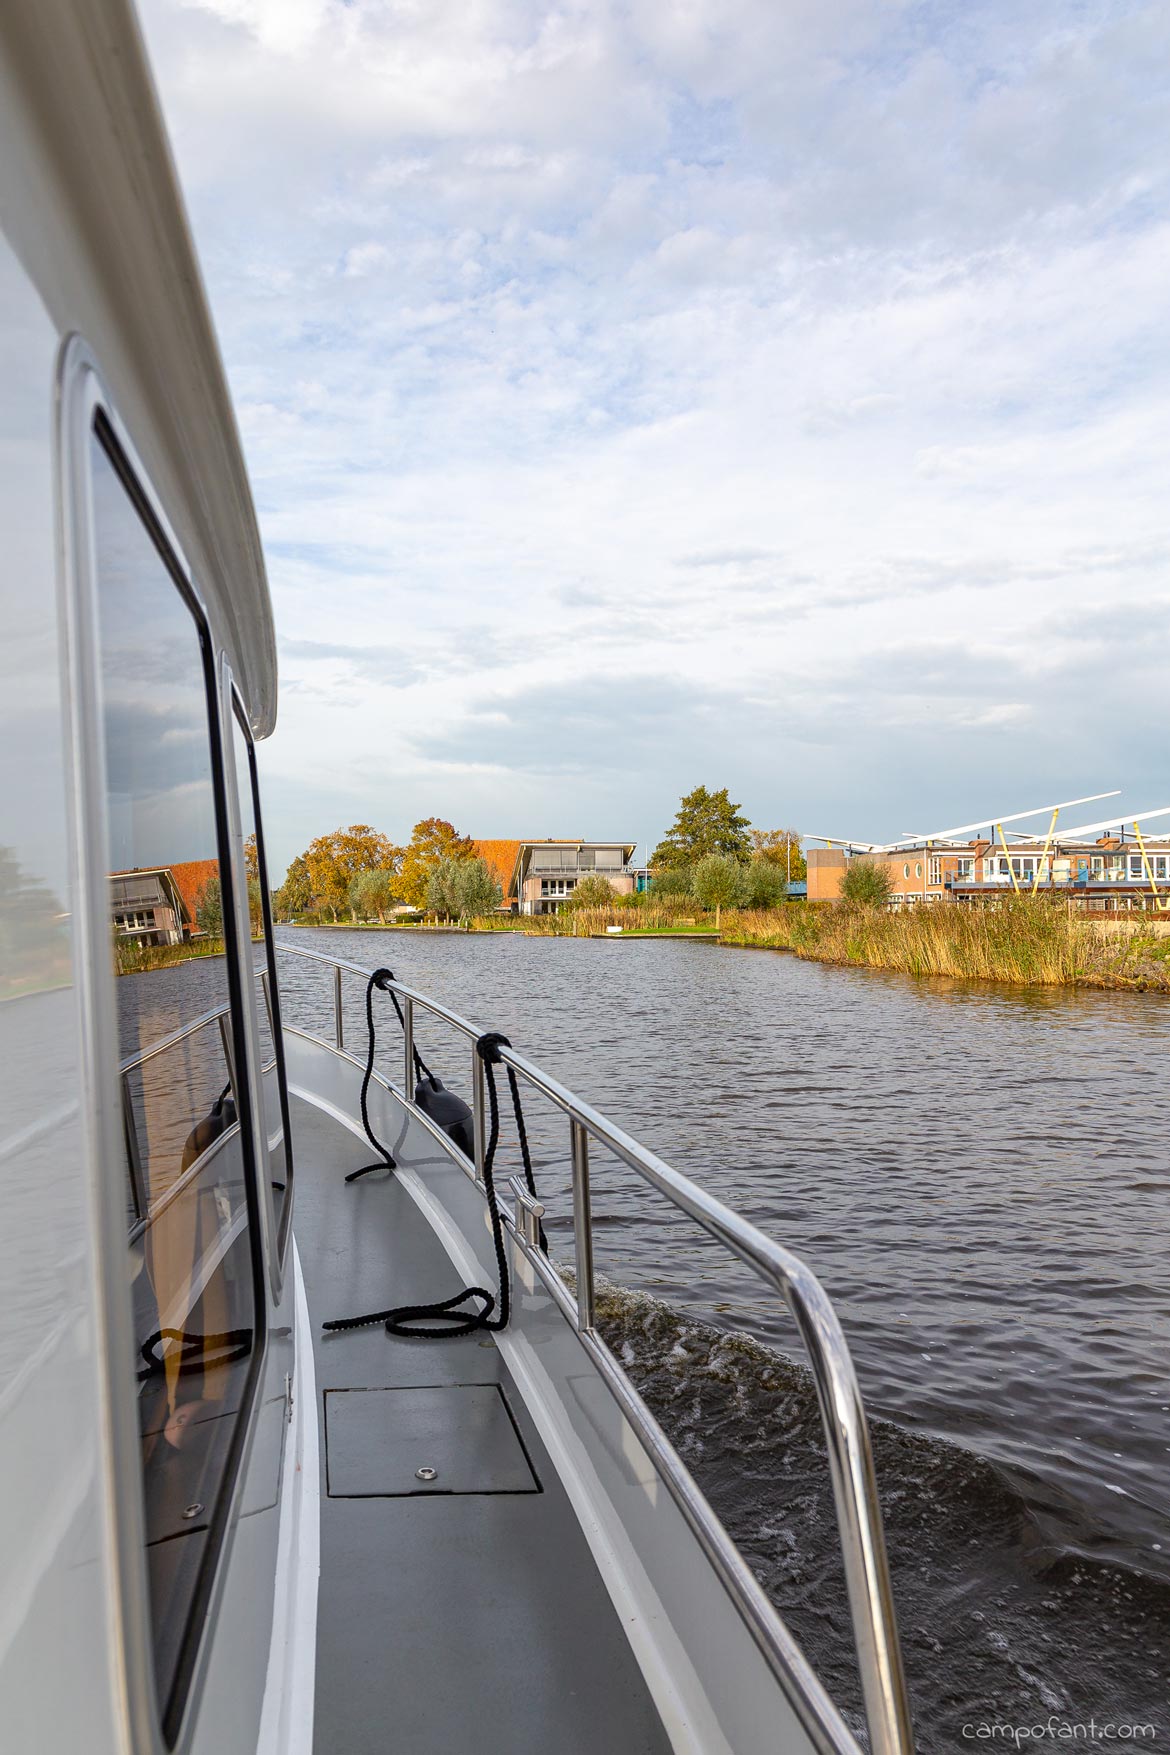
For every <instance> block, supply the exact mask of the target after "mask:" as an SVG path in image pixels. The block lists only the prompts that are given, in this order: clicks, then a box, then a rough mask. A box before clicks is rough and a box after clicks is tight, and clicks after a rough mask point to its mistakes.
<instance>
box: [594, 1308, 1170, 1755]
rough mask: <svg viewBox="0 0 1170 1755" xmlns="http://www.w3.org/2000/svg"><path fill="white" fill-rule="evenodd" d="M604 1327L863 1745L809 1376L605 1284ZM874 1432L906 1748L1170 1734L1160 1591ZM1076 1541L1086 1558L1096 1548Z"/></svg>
mask: <svg viewBox="0 0 1170 1755" xmlns="http://www.w3.org/2000/svg"><path fill="white" fill-rule="evenodd" d="M567 1277H568V1276H567ZM598 1319H599V1325H600V1327H601V1330H602V1333H603V1334H604V1336H605V1339H606V1341H607V1343H608V1344H609V1346H610V1347H611V1348H612V1350H613V1351H614V1353H615V1354H616V1355H617V1357H618V1358H619V1359H620V1360H621V1362H622V1364H623V1366H624V1368H625V1370H626V1371H627V1373H628V1374H629V1376H630V1378H631V1379H632V1381H633V1382H634V1383H635V1385H636V1386H637V1388H638V1390H639V1392H640V1393H641V1395H642V1396H643V1397H644V1399H645V1401H646V1402H647V1404H648V1406H649V1407H650V1408H651V1410H652V1411H653V1413H654V1415H655V1417H656V1418H657V1419H658V1421H659V1423H660V1424H661V1425H662V1427H663V1428H664V1430H665V1431H666V1432H667V1434H668V1435H669V1437H670V1438H671V1441H672V1442H673V1444H674V1445H675V1448H676V1449H677V1450H678V1452H679V1454H680V1455H681V1456H682V1458H683V1460H684V1461H685V1462H686V1464H687V1466H688V1468H689V1469H690V1470H691V1472H692V1474H693V1475H694V1476H695V1478H696V1480H697V1481H698V1482H699V1485H700V1486H701V1487H702V1489H703V1491H704V1493H705V1494H706V1495H707V1497H708V1498H709V1499H710V1501H711V1503H712V1505H713V1506H714V1507H715V1509H716V1511H717V1512H718V1514H719V1516H720V1517H721V1518H722V1520H723V1522H724V1524H725V1525H726V1527H727V1529H728V1531H729V1532H730V1534H731V1535H732V1537H733V1538H734V1539H735V1541H736V1543H737V1544H738V1546H739V1548H740V1550H741V1552H742V1553H743V1554H744V1556H745V1558H746V1560H747V1562H748V1564H749V1566H751V1568H752V1570H753V1571H754V1572H755V1574H756V1576H757V1578H758V1579H759V1580H760V1583H761V1584H762V1585H763V1587H764V1589H765V1590H766V1591H767V1592H768V1594H769V1596H770V1597H771V1598H772V1600H773V1602H774V1603H775V1604H776V1606H777V1608H778V1609H779V1610H780V1611H781V1613H782V1614H783V1616H784V1618H785V1620H786V1621H787V1622H788V1624H789V1626H790V1627H791V1628H792V1631H793V1632H794V1633H795V1634H796V1636H797V1638H798V1639H799V1641H800V1643H801V1645H802V1646H803V1648H804V1650H805V1652H806V1653H807V1655H808V1657H809V1659H810V1660H811V1662H812V1663H813V1664H814V1666H815V1667H816V1669H817V1670H818V1672H819V1673H820V1675H821V1676H822V1678H823V1680H824V1681H825V1683H826V1685H827V1687H828V1689H829V1692H830V1694H831V1695H832V1696H833V1698H834V1699H835V1700H836V1701H837V1702H838V1704H839V1705H840V1706H841V1707H842V1708H843V1710H844V1713H845V1717H846V1719H847V1721H848V1722H849V1723H850V1724H851V1725H852V1726H853V1728H854V1729H855V1730H858V1731H860V1730H861V1726H862V1723H863V1721H862V1718H861V1696H860V1688H859V1685H858V1680H857V1673H856V1665H855V1662H854V1658H853V1641H852V1634H851V1631H850V1625H849V1615H848V1606H847V1602H846V1597H845V1581H844V1574H843V1571H842V1567H841V1562H840V1556H839V1550H838V1543H837V1530H836V1516H835V1511H834V1506H833V1498H832V1491H831V1487H830V1483H829V1473H828V1462H827V1459H826V1455H825V1448H824V1441H823V1437H822V1429H821V1422H820V1414H819V1411H818V1408H817V1401H816V1392H815V1389H814V1386H813V1381H812V1377H811V1375H810V1373H809V1372H808V1371H807V1370H806V1369H805V1368H804V1367H802V1366H801V1365H799V1364H796V1363H794V1362H793V1361H792V1360H790V1359H788V1358H786V1357H785V1356H784V1355H783V1354H781V1353H778V1352H776V1351H774V1350H772V1349H771V1348H769V1347H766V1346H762V1345H761V1344H760V1343H759V1342H757V1341H756V1340H754V1339H753V1338H752V1337H751V1336H750V1335H745V1334H729V1333H726V1332H724V1331H722V1330H720V1329H718V1328H716V1327H714V1326H709V1325H707V1324H705V1323H702V1322H697V1321H695V1320H693V1319H691V1318H690V1317H687V1316H684V1315H682V1314H681V1313H680V1312H678V1311H676V1310H673V1309H672V1308H671V1307H670V1306H669V1305H666V1304H663V1303H661V1302H660V1301H659V1300H657V1299H655V1298H653V1297H651V1296H649V1295H648V1294H645V1293H641V1292H633V1291H628V1290H625V1289H623V1288H620V1287H618V1286H615V1285H613V1284H611V1283H607V1282H605V1281H603V1280H599V1281H598ZM870 1430H871V1436H872V1441H873V1450H874V1460H875V1463H876V1467H877V1475H878V1482H879V1488H880V1493H881V1501H882V1512H883V1516H884V1519H885V1528H886V1540H887V1544H888V1547H889V1554H890V1568H891V1573H892V1576H893V1585H894V1595H895V1600H896V1603H897V1608H898V1619H899V1626H900V1629H901V1634H902V1643H903V1648H904V1652H905V1660H906V1668H907V1674H908V1679H909V1684H910V1689H911V1693H912V1696H913V1701H914V1711H915V1725H916V1733H917V1740H918V1747H919V1748H920V1749H922V1750H940V1751H941V1750H953V1749H957V1748H961V1747H964V1746H965V1745H966V1743H967V1742H968V1741H969V1740H970V1738H969V1737H965V1736H964V1734H963V1727H964V1726H969V1727H972V1731H971V1733H970V1735H971V1736H973V1735H974V1727H977V1726H979V1725H983V1724H991V1723H998V1724H1009V1725H1025V1724H1027V1725H1037V1724H1040V1723H1047V1721H1048V1720H1049V1718H1051V1717H1055V1718H1056V1719H1057V1720H1058V1721H1059V1722H1061V1723H1068V1724H1071V1725H1079V1724H1087V1723H1088V1721H1089V1720H1090V1718H1092V1719H1095V1720H1096V1721H1097V1723H1098V1724H1100V1723H1102V1722H1110V1721H1112V1722H1113V1723H1114V1724H1117V1725H1121V1724H1125V1725H1135V1724H1141V1725H1153V1726H1155V1727H1156V1730H1157V1732H1158V1734H1159V1735H1162V1736H1165V1735H1166V1734H1170V1710H1168V1708H1167V1699H1168V1689H1167V1656H1166V1654H1167V1653H1168V1652H1170V1585H1168V1584H1167V1583H1166V1582H1165V1581H1164V1580H1163V1579H1161V1578H1157V1577H1151V1576H1149V1575H1148V1574H1146V1573H1143V1572H1138V1571H1136V1570H1132V1569H1128V1568H1126V1567H1125V1566H1122V1565H1117V1564H1113V1563H1103V1562H1101V1561H1100V1560H1095V1559H1092V1558H1089V1557H1086V1555H1085V1554H1084V1553H1080V1552H1077V1551H1075V1549H1073V1548H1071V1547H1070V1546H1068V1545H1062V1544H1060V1543H1058V1542H1057V1541H1055V1540H1054V1538H1053V1531H1052V1524H1051V1521H1050V1520H1049V1519H1047V1518H1045V1517H1044V1516H1043V1515H1042V1514H1041V1515H1038V1513H1037V1509H1036V1504H1035V1503H1034V1500H1033V1496H1032V1495H1031V1494H1030V1493H1029V1492H1028V1491H1027V1490H1026V1488H1024V1487H1021V1485H1020V1484H1017V1483H1016V1482H1013V1481H1010V1480H1009V1479H1008V1478H1007V1477H1006V1475H1005V1474H1004V1473H1003V1471H1002V1470H1001V1469H999V1468H998V1467H996V1466H995V1465H993V1464H992V1463H990V1462H988V1461H987V1460H986V1459H984V1458H982V1457H980V1456H978V1455H976V1454H975V1453H974V1452H972V1451H969V1450H965V1449H963V1448H962V1447H961V1446H959V1445H956V1444H954V1443H951V1442H944V1441H941V1440H938V1439H935V1438H932V1437H930V1436H928V1435H925V1434H922V1433H916V1432H913V1431H911V1430H908V1429H906V1428H905V1427H902V1426H898V1425H894V1424H892V1423H891V1422H888V1421H883V1420H872V1419H871V1421H870ZM1042 1497H1043V1495H1042V1494H1041V1498H1042ZM1083 1534H1084V1536H1085V1537H1086V1540H1087V1542H1091V1532H1090V1531H1085V1532H1083ZM1147 1735H1148V1734H1147Z"/></svg>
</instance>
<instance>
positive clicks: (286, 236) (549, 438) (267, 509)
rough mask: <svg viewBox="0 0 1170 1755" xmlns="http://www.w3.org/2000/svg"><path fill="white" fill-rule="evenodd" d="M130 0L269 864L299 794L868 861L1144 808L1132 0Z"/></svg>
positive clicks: (1141, 76) (1154, 161)
mask: <svg viewBox="0 0 1170 1755" xmlns="http://www.w3.org/2000/svg"><path fill="white" fill-rule="evenodd" d="M143 10H144V22H145V26H146V30H147V34H148V38H149V41H150V45H151V48H152V50H153V52H154V55H155V58H156V63H157V70H158V76H159V79H160V82H161V88H162V94H163V99H164V106H165V108H166V111H167V114H168V117H169V119H170V122H171V126H172V129H173V131H174V138H175V147H176V153H177V157H178V161H179V165H180V169H181V173H182V176H183V179H184V183H185V187H186V190H187V194H188V199H189V202H190V205H191V211H192V219H193V224H194V228H195V232H196V236H197V240H198V243H199V245H200V248H201V252H202V255H203V260H204V264H205V269H206V274H207V278H208V283H209V287H210V290H211V296H212V302H213V307H214V311H215V316H216V319H217V322H218V324H219V327H220V332H221V335H222V338H223V345H224V350H225V355H226V358H227V363H228V368H229V375H230V377H231V381H232V385H233V389H234V391H235V394H236V398H237V401H238V404H239V405H240V408H241V415H242V425H243V431H244V435H245V444H246V447H247V452H248V459H249V464H250V468H251V472H252V478H253V483H254V488H255V493H256V498H257V503H258V508H259V512H260V518H261V524H262V531H263V535H264V538H265V543H266V548H267V553H268V558H269V568H270V575H271V580H272V586H273V593H274V599H275V603H276V609H277V616H278V622H279V625H280V628H281V630H282V676H283V681H284V690H283V704H282V707H281V716H280V722H279V725H278V729H277V733H276V736H275V739H274V740H273V742H272V745H271V747H270V749H269V750H268V751H266V752H265V768H266V772H267V773H269V774H270V775H271V776H272V779H271V782H270V792H271V797H272V800H273V807H272V808H273V810H274V812H275V815H276V818H277V820H276V821H274V822H273V823H272V824H270V830H269V838H270V841H271V842H272V844H273V853H274V863H277V864H279V863H280V861H281V860H282V859H284V858H286V857H287V856H288V855H289V854H290V853H292V852H295V851H296V850H297V843H298V837H303V829H304V823H305V814H304V800H305V799H307V798H309V797H312V798H313V799H314V800H318V799H320V800H327V799H328V798H329V797H331V796H334V795H335V794H336V795H340V794H341V793H344V794H345V796H347V797H349V798H351V800H352V808H351V806H350V805H347V806H346V809H347V810H351V814H352V811H353V810H357V811H359V813H360V814H361V815H363V816H368V817H371V818H373V819H374V820H378V821H380V822H381V826H383V827H384V828H385V829H386V830H387V831H388V832H390V833H392V834H394V835H395V836H401V835H402V833H403V832H404V831H405V830H406V829H408V828H409V821H410V820H413V815H423V814H430V812H431V811H433V810H438V811H440V813H441V814H443V815H447V816H451V817H453V818H454V819H456V820H458V821H463V822H467V823H470V824H474V826H475V827H476V828H477V829H478V830H479V831H480V832H491V831H492V830H494V829H496V830H498V832H500V833H504V832H506V830H507V828H508V827H509V826H510V827H511V828H512V830H513V832H523V833H533V832H537V831H539V829H540V827H541V825H542V823H549V824H552V825H553V830H555V829H556V825H557V823H558V822H562V821H563V819H564V817H565V814H566V810H568V815H569V816H570V817H571V818H573V819H574V820H577V821H579V820H580V819H581V818H582V817H583V816H587V815H588V814H589V812H590V811H592V812H595V813H596V814H595V815H594V816H593V817H592V818H591V819H590V822H589V825H588V826H589V827H590V828H591V829H592V830H593V831H595V832H598V833H609V832H611V831H612V830H613V824H614V821H617V820H619V819H622V820H621V821H620V822H619V829H618V831H617V832H625V828H626V821H625V819H626V818H627V816H628V814H632V815H634V816H635V817H637V818H639V819H640V820H641V821H642V822H644V823H645V824H646V826H647V832H650V831H652V832H653V834H654V835H657V833H658V832H659V831H660V829H661V828H662V827H663V826H664V824H665V822H666V821H667V820H668V819H669V817H670V815H671V813H672V810H673V806H674V800H675V798H676V797H677V794H678V792H679V791H681V790H683V789H685V788H686V787H688V786H690V785H691V784H694V782H695V779H696V778H697V777H702V776H706V778H707V780H708V783H711V784H716V785H721V784H723V783H725V782H726V783H728V784H729V785H731V788H732V791H733V794H737V793H741V794H743V796H744V799H745V803H746V806H747V808H748V810H749V813H750V814H752V815H753V816H754V817H757V818H758V819H760V820H766V819H771V818H774V819H775V820H776V821H789V820H797V821H799V820H801V819H802V818H803V820H805V821H806V822H809V823H811V822H812V821H813V820H814V818H817V819H819V820H822V821H823V820H825V813H826V812H827V813H829V814H831V815H832V816H833V817H834V818H835V819H837V820H839V821H840V822H842V823H844V824H845V828H846V829H847V830H848V831H849V832H851V833H857V834H863V835H864V834H866V833H872V834H873V835H875V836H878V835H882V834H884V833H886V832H891V831H890V823H889V820H888V819H890V818H892V817H896V816H899V815H905V814H906V813H907V812H910V814H912V815H914V816H915V817H917V816H918V814H919V807H918V806H917V805H916V804H915V805H914V806H913V809H911V806H912V803H913V801H914V800H915V799H918V798H921V799H923V800H926V801H929V800H930V799H932V798H934V799H937V805H938V809H939V810H940V811H941V812H942V814H943V816H944V817H954V816H955V812H956V811H957V812H958V818H957V819H956V820H959V819H961V818H962V817H964V816H966V815H970V814H972V810H977V809H978V808H981V806H982V802H983V792H984V790H986V789H988V788H991V787H993V786H994V785H998V784H999V783H1000V780H1001V779H1002V781H1003V783H1004V784H1008V783H1010V784H1012V785H1013V786H1014V785H1015V784H1016V783H1017V782H1018V783H1019V784H1020V785H1022V786H1024V788H1025V790H1027V791H1029V792H1030V791H1031V790H1032V784H1031V782H1032V780H1033V779H1034V780H1035V783H1036V784H1037V785H1040V783H1041V782H1042V781H1043V782H1051V783H1052V784H1051V785H1049V786H1045V787H1042V790H1045V789H1047V790H1051V789H1053V787H1054V789H1055V792H1056V794H1057V795H1059V794H1060V793H1062V792H1070V791H1071V792H1079V791H1085V790H1093V789H1094V785H1092V784H1089V779H1090V778H1091V779H1092V780H1093V781H1094V783H1095V781H1096V779H1097V778H1099V776H1098V774H1097V773H1096V768H1097V767H1098V766H1099V765H1102V764H1104V765H1108V764H1109V763H1120V762H1123V761H1124V762H1126V763H1129V764H1131V765H1132V772H1133V775H1134V783H1135V785H1136V784H1138V783H1139V781H1141V780H1143V779H1148V780H1149V782H1150V783H1151V784H1154V783H1156V781H1157V778H1158V772H1159V762H1158V757H1157V754H1156V751H1157V748H1158V742H1157V734H1158V733H1160V721H1159V709H1158V706H1157V689H1156V681H1155V678H1154V676H1153V673H1152V672H1151V671H1149V669H1148V667H1147V661H1146V656H1145V653H1144V650H1143V651H1142V652H1141V653H1135V650H1134V648H1135V647H1137V646H1139V645H1140V646H1143V647H1144V646H1147V645H1150V644H1152V643H1154V642H1156V641H1158V640H1159V639H1160V636H1161V633H1162V632H1163V629H1164V621H1163V607H1162V606H1163V604H1164V601H1165V597H1166V591H1167V571H1166V566H1167V558H1168V557H1170V518H1168V516H1167V513H1166V511H1165V493H1164V484H1163V481H1162V474H1163V459H1164V457H1165V455H1166V453H1167V449H1168V446H1170V356H1168V353H1167V349H1166V346H1165V339H1164V331H1165V318H1164V299H1165V290H1164V289H1165V280H1166V264H1167V261H1168V260H1170V199H1168V190H1170V114H1168V108H1170V95H1168V90H1167V87H1166V83H1165V81H1164V79H1163V78H1162V74H1161V69H1162V68H1163V67H1164V65H1165V60H1166V54H1167V50H1168V49H1170V15H1168V14H1167V12H1166V9H1165V8H1164V7H1161V6H1159V5H1157V4H1154V3H1152V0H1122V3H1120V4H1118V5H1116V6H1111V7H1109V8H1107V9H1097V8H1085V9H1074V10H1072V11H1070V9H1069V8H1068V7H1067V6H1066V5H1064V4H1062V3H1060V0H1037V4H1035V5H1034V6H1029V7H1028V8H1027V9H1025V11H1024V12H1023V13H1022V12H1021V9H1020V8H1019V7H1018V6H1016V5H1012V4H1009V0H986V3H985V4H981V5H980V6H978V7H966V8H950V9H947V8H935V7H923V6H921V5H918V4H914V3H911V0H792V3H791V4H785V5H783V6H777V5H774V4H769V3H768V0H691V3H690V4H688V5H687V6H685V7H664V6H662V5H660V4H657V3H656V0H633V3H632V4H631V5H629V6H625V7H618V6H615V5H611V4H609V3H608V0H596V3H594V4H590V5H588V6H581V7H570V8H567V9H566V8H554V7H551V6H549V5H547V4H542V3H540V0H486V3H483V0H454V3H453V4H452V5H451V6H448V7H443V8H428V7H414V8H404V7H398V6H384V5H381V4H375V3H374V0H354V3H352V4H343V3H342V0H289V3H288V4H285V3H284V0H279V3H278V0H187V3H185V0H145V4H144V9H143ZM1126 628H1128V633H1126V632H1125V631H1124V630H1125V629H1126ZM1135 666H1136V670H1137V673H1138V674H1140V675H1141V676H1142V677H1147V676H1148V677H1149V680H1150V687H1149V692H1148V694H1142V693H1141V691H1137V692H1135V690H1134V688H1133V687H1132V685H1130V686H1128V688H1126V689H1120V688H1119V685H1117V684H1116V678H1117V677H1118V676H1121V675H1126V676H1129V677H1130V678H1132V676H1133V675H1134V674H1135ZM1075 690H1081V691H1085V692H1086V693H1087V694H1088V695H1089V696H1090V697H1091V698H1092V699H1093V700H1094V701H1100V700H1116V702H1117V704H1118V707H1119V710H1120V711H1121V715H1122V720H1123V721H1124V723H1119V724H1117V725H1114V724H1112V723H1107V722H1105V720H1104V719H1103V717H1102V716H1101V715H1100V714H1098V713H1085V714H1081V715H1079V716H1078V715H1077V714H1075V713H1071V714H1070V708H1069V700H1068V695H1069V692H1070V691H1075ZM1123 696H1124V699H1123ZM1090 724H1092V725H1093V727H1094V729H1093V731H1092V732H1090V731H1089V730H1087V729H1084V728H1085V727H1087V726H1089V725H1090ZM1094 739H1095V740H1096V741H1094ZM1089 768H1093V769H1094V773H1093V774H1092V775H1091V776H1089V775H1088V774H1087V770H1088V769H1089ZM1082 769H1085V770H1086V773H1084V774H1082ZM692 770H693V771H692ZM1117 771H1118V770H1116V769H1111V770H1110V772H1109V773H1108V774H1107V775H1106V776H1105V779H1106V780H1107V782H1108V783H1110V784H1112V783H1113V774H1114V772H1117ZM1082 782H1084V783H1082ZM331 787H332V788H333V789H334V792H333V793H331V791H330V788H331ZM566 788H568V791H567V792H566ZM355 789H358V790H357V791H355ZM363 789H364V790H363ZM969 793H979V795H980V796H979V797H978V798H973V799H972V802H971V803H970V804H969V803H968V794H969ZM566 797H567V798H568V799H570V800H572V801H577V800H579V801H580V809H574V808H568V806H567V804H566ZM315 808H316V807H315ZM320 808H321V809H324V808H325V807H324V805H323V804H322V805H321V806H320ZM923 808H925V805H924V806H923ZM331 814H337V813H331ZM341 814H344V812H342V813H341ZM932 814H933V813H932ZM294 823H295V825H296V826H295V828H294V826H293V825H294Z"/></svg>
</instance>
